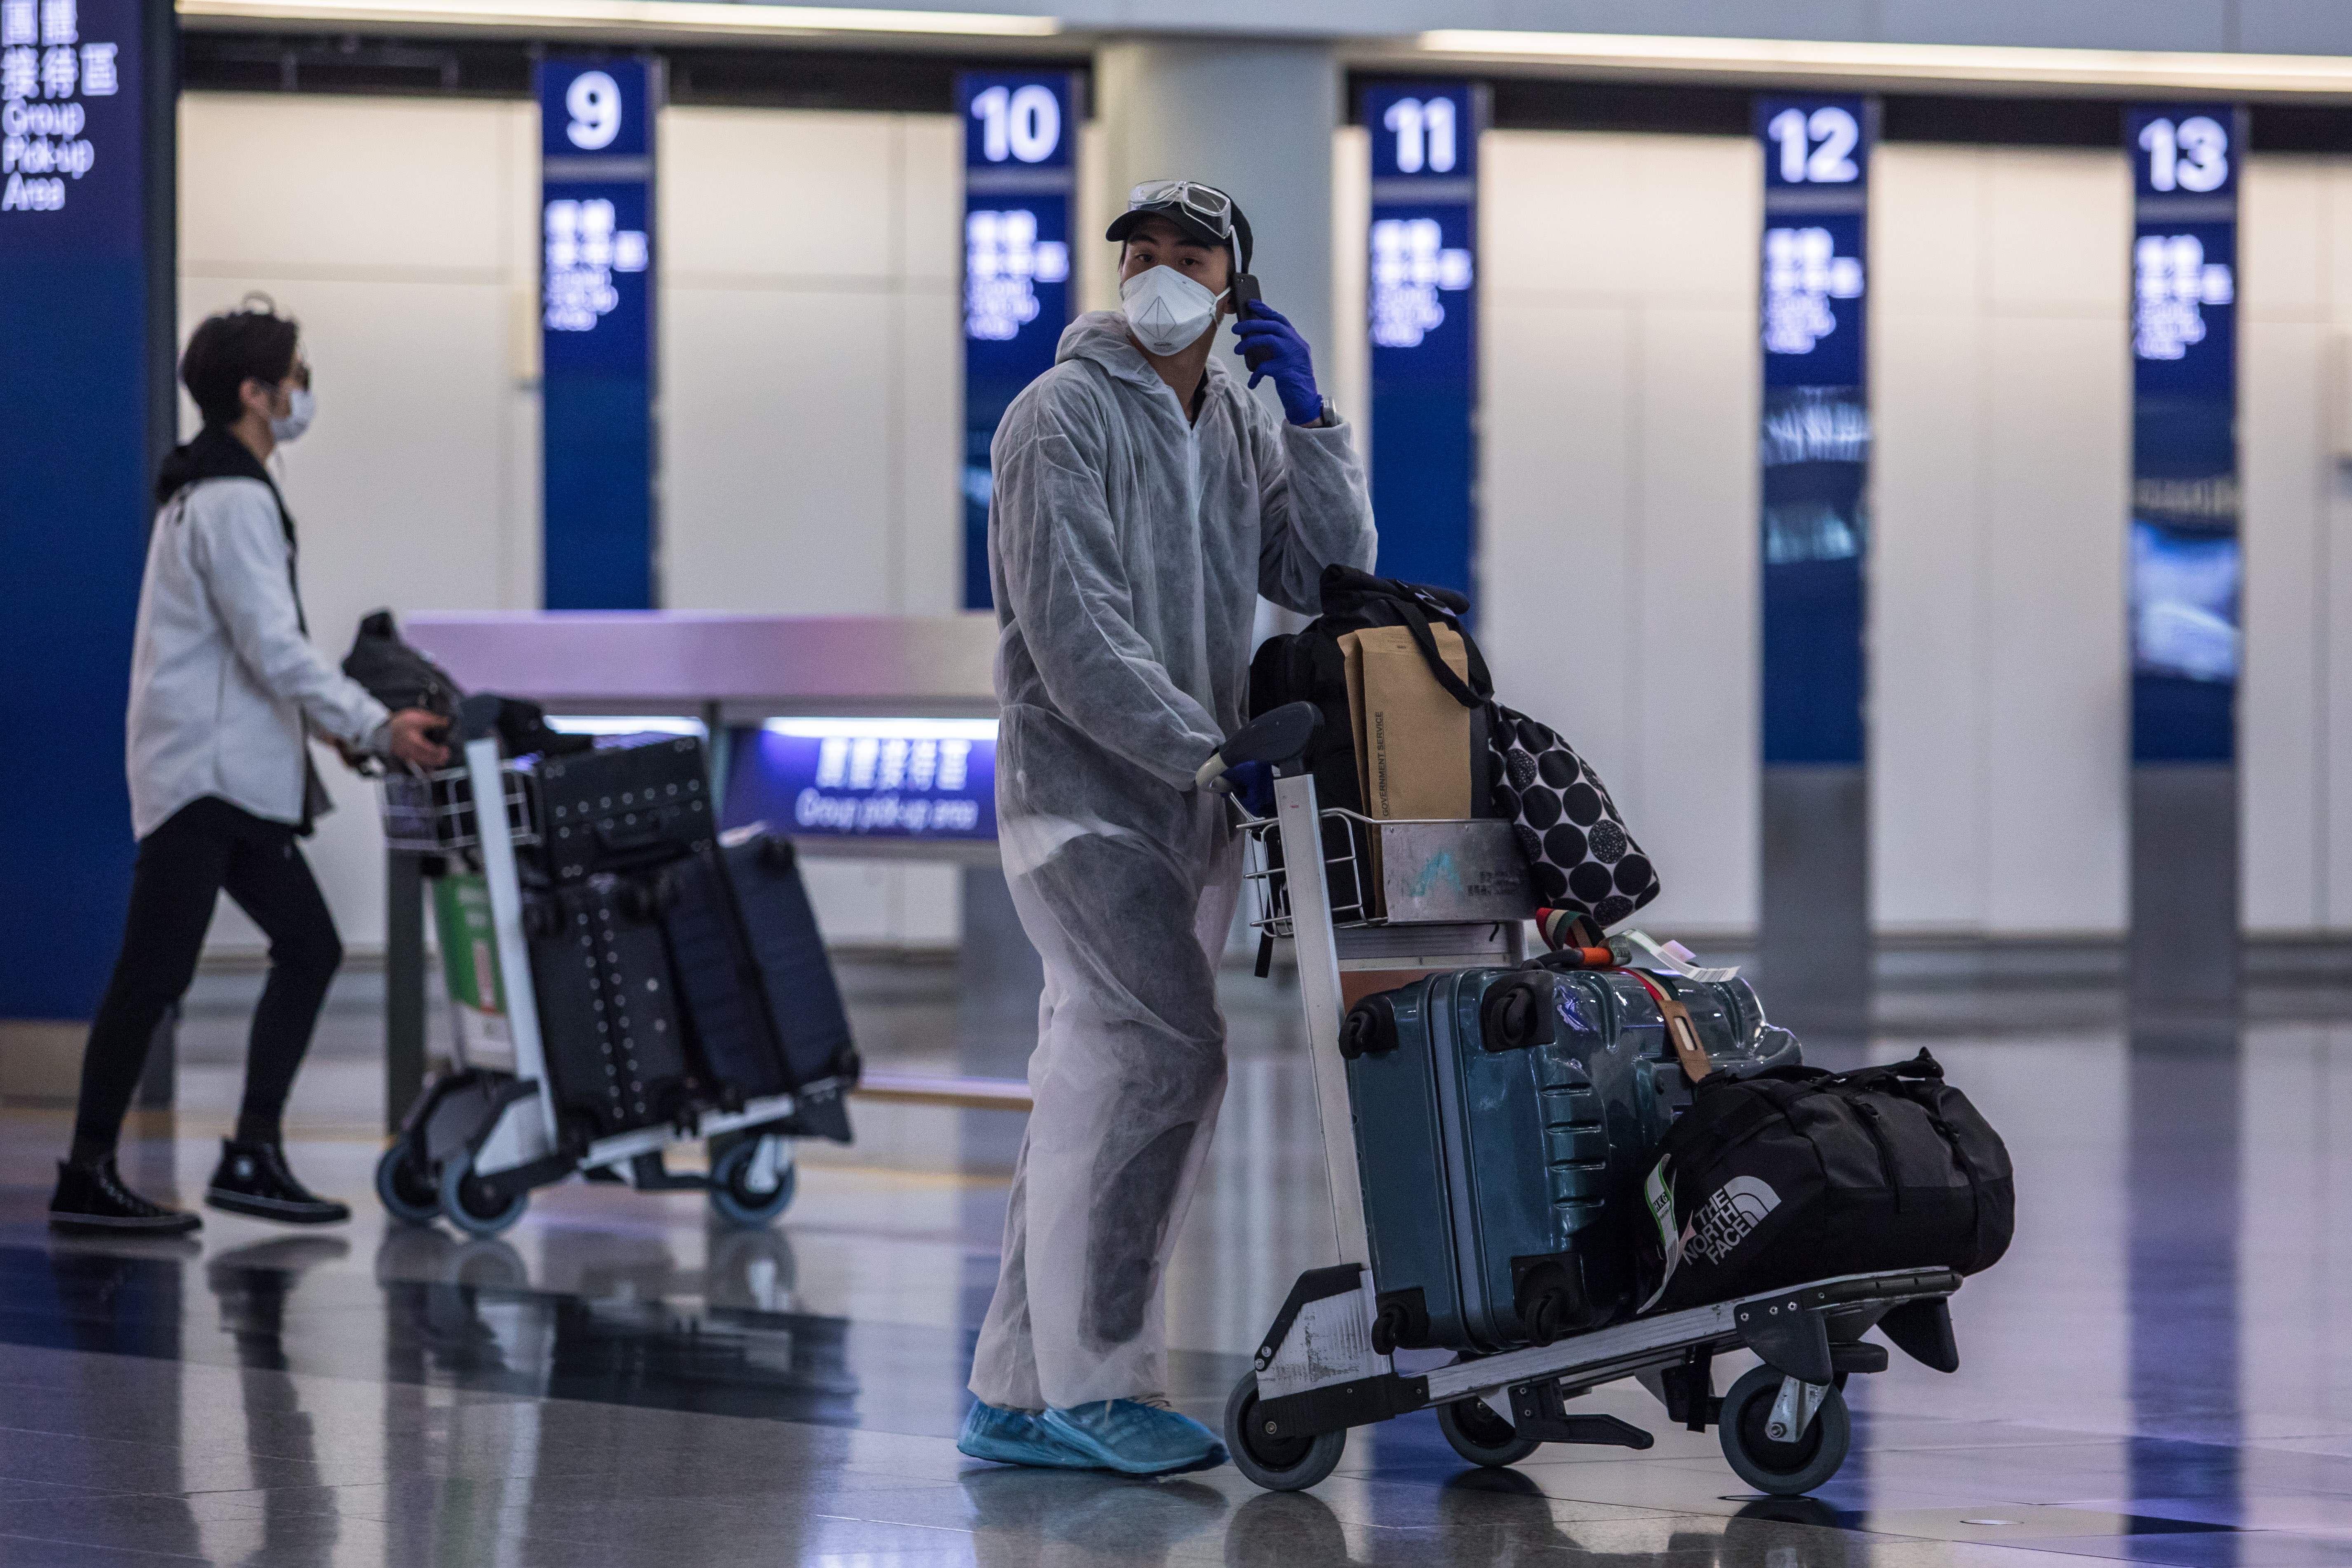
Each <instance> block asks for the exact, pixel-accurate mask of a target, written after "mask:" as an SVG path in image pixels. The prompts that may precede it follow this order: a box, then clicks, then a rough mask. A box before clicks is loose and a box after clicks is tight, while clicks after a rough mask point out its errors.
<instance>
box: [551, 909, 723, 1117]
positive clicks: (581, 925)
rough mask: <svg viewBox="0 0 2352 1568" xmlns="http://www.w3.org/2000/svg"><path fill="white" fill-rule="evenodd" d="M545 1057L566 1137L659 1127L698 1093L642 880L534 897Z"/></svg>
mask: <svg viewBox="0 0 2352 1568" xmlns="http://www.w3.org/2000/svg"><path fill="white" fill-rule="evenodd" d="M524 920H525V923H526V925H527V927H528V929H529V931H530V978H531V986H532V989H533V991H534V993H535V994H536V996H537V1000H538V1003H539V1032H540V1039H541V1050H542V1052H543V1054H544V1055H545V1057H546V1058H547V1072H548V1077H549V1079H551V1084H552V1088H553V1089H554V1093H555V1102H556V1109H557V1111H558V1114H559V1115H560V1116H561V1117H562V1121H563V1124H564V1131H565V1132H566V1133H567V1134H572V1135H584V1136H586V1137H591V1138H604V1137H609V1136H611V1135H612V1134H614V1133H615V1132H627V1131H634V1130H635V1129H637V1128H640V1127H659V1126H665V1125H668V1124H671V1123H674V1122H677V1121H679V1120H680V1119H682V1118H684V1117H686V1116H688V1115H689V1114H691V1112H692V1110H693V1109H694V1107H695V1104H696V1101H697V1100H698V1096H699V1094H700V1091H701V1085H700V1083H699V1082H698V1079H696V1076H695V1074H694V1072H693V1069H692V1068H691V1066H690V1064H689V1063H688V1059H687V1055H686V1040H685V1031H684V1029H683V1028H682V1027H681V1026H680V1023H679V1019H678V1014H677V999H676V997H675V996H674V995H673V994H672V989H673V988H672V985H671V981H670V965H669V957H668V954H667V952H666V951H665V949H664V946H663V942H662V935H661V930H660V927H659V926H658V925H656V923H655V921H654V916H653V898H652V892H651V889H649V888H647V887H646V884H645V883H643V882H642V881H638V880H636V879H631V878H625V877H616V876H610V875H600V876H594V877H591V878H589V879H587V880H585V881H584V882H580V883H576V884H574V885H572V886H570V887H565V888H561V889H556V890H555V891H554V892H552V893H539V894H533V895H530V897H529V899H528V900H526V902H525V904H524Z"/></svg>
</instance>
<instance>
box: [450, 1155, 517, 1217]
mask: <svg viewBox="0 0 2352 1568" xmlns="http://www.w3.org/2000/svg"><path fill="white" fill-rule="evenodd" d="M529 1203H530V1194H529V1193H517V1194H515V1195H514V1196H512V1197H510V1198H507V1199H505V1200H503V1201H501V1200H500V1199H499V1196H498V1194H495V1193H492V1192H491V1191H489V1190H488V1188H487V1187H485V1186H484V1185H483V1184H482V1183H480V1182H479V1181H478V1180H476V1179H475V1176H474V1157H473V1156H472V1155H471V1154H459V1155H455V1156H453V1157H451V1158H450V1159H448V1160H446V1161H444V1162H443V1163H442V1166H441V1212H442V1214H443V1215H446V1217H447V1219H448V1221H449V1223H450V1224H451V1225H454V1226H457V1228H458V1229H459V1230H462V1231H464V1232H465V1233H466V1234H467V1236H496V1235H498V1234H499V1232H500V1231H502V1230H504V1229H506V1228H507V1227H508V1226H510V1225H512V1224H514V1222H515V1221H517V1220H519V1219H520V1218H522V1211H523V1208H524V1206H525V1205H528V1204H529Z"/></svg>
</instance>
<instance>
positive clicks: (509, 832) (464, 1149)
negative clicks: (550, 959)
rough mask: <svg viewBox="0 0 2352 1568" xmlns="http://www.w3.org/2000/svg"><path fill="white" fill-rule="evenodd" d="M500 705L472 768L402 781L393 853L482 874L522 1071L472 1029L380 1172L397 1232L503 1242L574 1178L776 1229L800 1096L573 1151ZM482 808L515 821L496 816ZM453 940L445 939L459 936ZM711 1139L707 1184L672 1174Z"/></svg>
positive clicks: (522, 802) (470, 702)
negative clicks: (554, 1075)
mask: <svg viewBox="0 0 2352 1568" xmlns="http://www.w3.org/2000/svg"><path fill="white" fill-rule="evenodd" d="M497 704H498V700H497V699H496V698H489V697H477V698H469V699H467V700H466V702H465V703H464V704H462V705H461V707H460V709H459V712H458V717H457V726H456V728H457V739H458V741H459V742H461V744H462V748H463V755H464V762H463V763H460V764H459V765H457V766H455V767H450V768H446V769H443V770H441V771H439V772H436V773H426V774H415V773H387V774H386V775H385V776H384V780H383V786H384V787H383V826H384V838H385V842H386V845H387V847H389V848H391V849H392V850H393V851H394V853H400V854H413V855H422V856H436V857H437V856H446V857H452V858H457V859H459V860H461V861H463V862H464V863H466V864H467V865H468V866H470V867H476V868H478V869H479V871H480V874H481V877H482V879H483V881H484V883H485V884H486V885H487V890H488V905H489V924H490V931H489V936H490V941H489V942H488V943H487V944H486V945H487V946H488V949H489V950H490V951H489V952H487V953H484V954H481V955H478V956H477V958H476V959H475V968H476V972H477V974H478V975H479V974H480V973H481V971H483V970H484V969H486V968H488V967H490V966H489V965H488V964H487V963H484V959H486V958H489V957H493V956H494V957H495V973H497V974H498V975H499V980H500V985H499V990H500V991H501V993H502V995H501V997H500V1000H501V1001H502V1002H503V1003H504V1005H505V1012H506V1027H507V1034H508V1037H509V1041H510V1042H511V1044H512V1047H513V1051H514V1066H513V1069H512V1070H511V1071H509V1070H505V1069H502V1068H494V1067H489V1066H486V1065H483V1064H481V1063H478V1062H476V1061H474V1060H471V1059H469V1056H470V1053H469V1048H468V1045H467V1033H468V1031H467V1029H465V1028H463V1027H460V1028H459V1029H458V1030H457V1039H456V1041H455V1052H454V1054H455V1065H454V1068H453V1070H451V1071H449V1072H446V1073H444V1074H442V1075H440V1076H439V1077H437V1078H436V1079H434V1081H433V1082H432V1083H430V1084H428V1085H427V1086H426V1087H425V1092H424V1093H423V1094H422V1095H420V1096H418V1097H417V1100H416V1103H415V1105H413V1106H411V1107H410V1108H409V1111H408V1114H407V1115H406V1116H405V1117H404V1118H403V1119H402V1121H401V1126H400V1131H399V1132H398V1133H397V1134H396V1135H395V1136H394V1139H393V1142H392V1146H391V1147H390V1148H388V1149H386V1150H385V1151H384V1152H383V1158H382V1159H381V1160H380V1161H379V1162H378V1163H377V1164H376V1173H375V1189H376V1195H377V1196H378V1197H379V1198H381V1199H382V1200H383V1206H384V1207H385V1208H386V1209H387V1210H389V1211H390V1212H391V1213H392V1214H393V1215H394V1217H395V1218H398V1219H402V1220H405V1221H407V1222H408V1223H410V1224H412V1225H429V1224H431V1223H432V1222H433V1221H434V1220H435V1219H436V1218H443V1219H446V1220H448V1221H449V1223H450V1224H452V1225H454V1226H457V1228H458V1229H460V1230H462V1231H465V1232H467V1233H468V1234H470V1235H473V1236H478V1237H491V1236H496V1235H498V1234H499V1232H501V1231H503V1230H505V1229H506V1228H507V1227H508V1226H511V1225H513V1224H514V1223H515V1222H516V1221H517V1220H519V1219H520V1218H521V1217H522V1213H523V1209H524V1207H525V1206H526V1205H528V1204H529V1202H530V1191H531V1189H532V1188H534V1187H541V1186H546V1185H549V1184H552V1183H555V1182H560V1181H562V1180H564V1179H565V1178H567V1177H570V1176H572V1175H574V1174H578V1175H583V1176H585V1177H587V1179H589V1180H590V1181H598V1182H615V1183H621V1184H626V1185H629V1186H632V1187H635V1188H636V1189H637V1190H638V1191H640V1192H675V1191H680V1190H696V1191H703V1192H707V1193H708V1194H709V1200H710V1205H711V1207H712V1208H713V1209H715V1210H717V1211H718V1213H719V1215H720V1216H721V1217H722V1218H724V1219H726V1220H727V1221H729V1222H730V1224H734V1225H740V1226H765V1225H767V1224H769V1223H770V1222H771V1221H772V1220H774V1219H775V1217H776V1216H777V1215H781V1214H782V1213H783V1211H784V1210H785V1208H786V1207H788V1206H789V1205H791V1203H792V1200H793V1188H794V1185H795V1171H794V1167H793V1145H792V1140H791V1138H790V1137H788V1136H785V1135H784V1134H782V1133H781V1132H779V1131H773V1130H772V1129H773V1128H774V1127H775V1126H776V1124H779V1123H782V1122H785V1121H789V1120H790V1119H791V1118H792V1117H793V1113H794V1111H795V1110H796V1109H797V1108H798V1103H797V1101H796V1100H795V1099H794V1097H793V1096H792V1095H790V1094H776V1095H769V1096H763V1097H761V1098H759V1099H753V1100H745V1101H744V1102H743V1103H742V1105H741V1106H740V1108H739V1109H736V1110H717V1109H707V1110H700V1111H699V1112H698V1114H695V1115H694V1116H693V1117H692V1118H691V1119H690V1120H689V1121H682V1122H680V1123H677V1124H673V1125H665V1126H656V1127H641V1128H635V1129H633V1130H631V1131H625V1132H617V1133H614V1134H611V1135H609V1136H606V1137H603V1138H598V1139H595V1140H593V1142H586V1143H585V1144H582V1143H581V1142H579V1141H578V1140H576V1139H567V1138H566V1137H565V1136H564V1132H563V1128H562V1122H561V1121H560V1120H559V1116H558V1111H557V1108H556V1102H555V1092H554V1088H553V1085H552V1083H551V1080H550V1079H549V1078H548V1073H547V1059H546V1052H545V1049H544V1047H543V1045H542V1041H541V1033H540V1025H539V1007H538V1000H537V996H536V994H535V993H534V991H533V989H532V984H531V970H530V947H529V942H528V938H527V937H526V935H525V931H524V924H523V901H522V878H521V872H520V868H519V865H518V863H517V860H516V857H515V850H516V849H517V847H528V846H530V845H534V844H537V843H538V842H539V832H538V828H537V826H536V825H535V824H534V823H533V822H532V820H531V812H530V791H529V790H528V789H526V788H525V787H524V784H523V775H522V772H521V770H520V769H519V768H517V767H515V766H513V765H511V764H509V763H505V762H503V761H502V760H501V759H500V757H499V738H498V732H497V728H496V715H497V711H498V706H497ZM481 801H497V802H499V803H501V804H502V805H503V807H504V809H503V810H490V811H483V810H479V809H478V807H477V803H478V802H481ZM445 940H446V933H445ZM698 1139H699V1140H706V1141H707V1142H708V1144H709V1156H710V1163H709V1174H708V1175H702V1174H698V1173H688V1172H673V1171H670V1170H668V1169H667V1168H666V1167H665V1166H664V1164H663V1163H662V1155H663V1152H664V1151H665V1150H667V1149H669V1148H671V1147H673V1146H675V1145H677V1144H680V1143H686V1142H694V1141H696V1140H698Z"/></svg>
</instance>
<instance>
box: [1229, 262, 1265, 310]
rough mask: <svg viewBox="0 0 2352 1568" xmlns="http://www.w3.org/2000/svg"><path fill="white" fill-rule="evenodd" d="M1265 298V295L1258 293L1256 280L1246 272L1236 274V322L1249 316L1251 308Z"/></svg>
mask: <svg viewBox="0 0 2352 1568" xmlns="http://www.w3.org/2000/svg"><path fill="white" fill-rule="evenodd" d="M1263 299H1265V295H1263V294H1260V293H1259V292H1258V291H1257V279H1255V278H1253V277H1251V276H1250V275H1249V274H1248V273H1246V272H1236V273H1234V321H1240V320H1242V319H1243V318H1244V317H1245V316H1247V315H1248V314H1249V308H1250V307H1251V306H1252V305H1255V304H1256V303H1258V302H1259V301H1260V300H1263Z"/></svg>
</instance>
